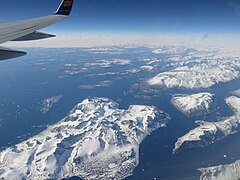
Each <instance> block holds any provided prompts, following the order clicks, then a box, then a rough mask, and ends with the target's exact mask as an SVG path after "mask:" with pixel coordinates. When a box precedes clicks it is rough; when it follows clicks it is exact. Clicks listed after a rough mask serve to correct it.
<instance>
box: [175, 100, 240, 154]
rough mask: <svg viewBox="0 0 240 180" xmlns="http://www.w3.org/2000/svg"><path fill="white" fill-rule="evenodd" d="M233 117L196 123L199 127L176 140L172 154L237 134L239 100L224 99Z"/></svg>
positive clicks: (239, 111)
mask: <svg viewBox="0 0 240 180" xmlns="http://www.w3.org/2000/svg"><path fill="white" fill-rule="evenodd" d="M226 102H227V104H228V105H229V107H231V109H232V110H233V111H234V115H233V116H231V117H227V118H224V119H222V120H221V121H216V122H204V121H197V123H198V124H199V127H197V128H195V129H193V130H191V131H190V132H189V133H187V134H186V135H184V136H182V137H180V138H178V140H177V142H176V143H175V148H174V150H173V153H176V152H178V151H180V150H183V149H189V148H195V147H204V146H207V145H209V144H212V143H215V142H216V141H219V140H221V139H222V138H224V137H226V136H228V135H231V134H234V133H236V132H238V130H239V127H240V98H237V97H235V96H231V97H229V98H227V99H226Z"/></svg>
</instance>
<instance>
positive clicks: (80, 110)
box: [0, 98, 170, 180]
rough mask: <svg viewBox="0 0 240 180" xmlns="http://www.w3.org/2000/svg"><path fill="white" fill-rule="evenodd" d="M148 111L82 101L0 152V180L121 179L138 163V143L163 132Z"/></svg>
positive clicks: (161, 119)
mask: <svg viewBox="0 0 240 180" xmlns="http://www.w3.org/2000/svg"><path fill="white" fill-rule="evenodd" d="M169 120H170V117H169V115H168V114H166V113H164V112H163V111H160V110H158V109H156V108H155V107H153V106H141V105H131V106H130V107H129V108H128V109H127V110H123V109H119V105H118V104H117V103H115V102H114V101H112V100H110V99H107V98H91V99H85V100H83V101H82V102H81V103H79V104H77V106H76V107H74V108H73V109H72V110H71V112H70V113H69V115H68V116H66V117H65V118H64V119H62V120H61V121H60V122H58V123H56V124H54V125H50V126H49V127H48V128H47V129H46V130H45V131H43V132H41V133H40V134H37V135H36V136H34V137H31V138H29V139H28V140H26V141H23V142H21V143H19V144H17V145H14V146H12V147H9V148H7V149H5V150H3V151H2V152H0V179H15V180H18V179H19V180H21V179H30V180H32V179H34V180H38V179H39V180H40V179H63V178H70V177H73V176H78V177H81V178H83V179H89V180H91V179H124V178H126V177H127V176H130V175H131V174H132V172H133V169H134V168H135V167H136V166H137V165H138V162H139V144H140V143H141V142H142V141H143V140H144V138H145V137H146V136H148V135H149V134H150V133H151V132H152V131H154V130H156V129H158V128H162V127H165V126H166V124H167V122H168V121H169Z"/></svg>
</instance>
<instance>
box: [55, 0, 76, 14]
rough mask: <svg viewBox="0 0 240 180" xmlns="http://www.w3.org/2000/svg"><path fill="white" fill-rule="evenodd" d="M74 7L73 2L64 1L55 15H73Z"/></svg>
mask: <svg viewBox="0 0 240 180" xmlns="http://www.w3.org/2000/svg"><path fill="white" fill-rule="evenodd" d="M72 6H73V0H62V2H61V4H60V6H59V7H58V9H57V11H56V12H55V14H56V15H64V16H68V15H69V14H70V13H71V10H72Z"/></svg>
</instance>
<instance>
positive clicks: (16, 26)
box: [0, 0, 73, 61]
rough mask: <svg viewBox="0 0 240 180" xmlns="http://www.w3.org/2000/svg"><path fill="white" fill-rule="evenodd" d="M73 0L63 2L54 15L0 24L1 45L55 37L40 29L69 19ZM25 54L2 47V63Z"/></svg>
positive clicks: (0, 49) (0, 57) (0, 56)
mask: <svg viewBox="0 0 240 180" xmlns="http://www.w3.org/2000/svg"><path fill="white" fill-rule="evenodd" d="M72 5H73V0H62V2H61V4H60V6H59V7H58V9H57V11H56V12H55V13H54V14H53V15H49V16H43V17H39V18H33V19H26V20H21V21H16V22H10V23H2V24H0V44H2V43H4V42H7V41H30V40H38V39H45V38H50V37H54V36H55V35H51V34H46V33H42V32H39V31H38V30H39V29H42V28H45V27H47V26H50V25H51V24H54V23H56V22H58V21H60V20H62V19H63V18H65V17H67V16H68V15H69V14H70V12H71V9H72ZM25 54H26V53H25V52H22V51H16V50H11V49H6V48H1V47H0V61H1V60H6V59H10V58H15V57H20V56H23V55H25Z"/></svg>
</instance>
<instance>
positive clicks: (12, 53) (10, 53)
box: [0, 48, 27, 61]
mask: <svg viewBox="0 0 240 180" xmlns="http://www.w3.org/2000/svg"><path fill="white" fill-rule="evenodd" d="M26 54H27V53H26V52H23V51H16V50H12V49H8V48H0V61H3V60H7V59H12V58H17V57H21V56H24V55H26Z"/></svg>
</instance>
